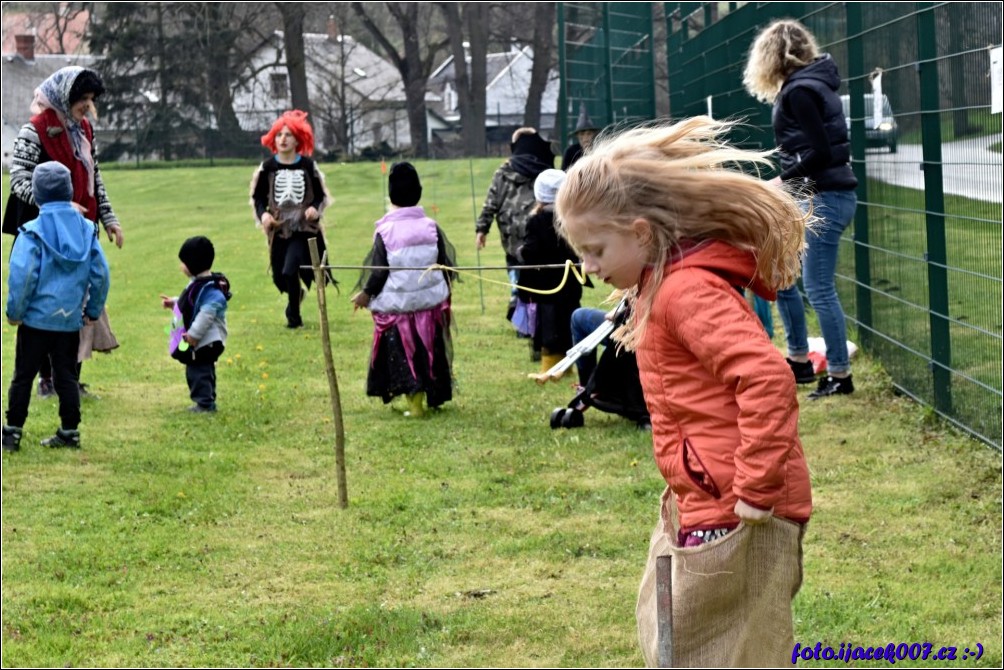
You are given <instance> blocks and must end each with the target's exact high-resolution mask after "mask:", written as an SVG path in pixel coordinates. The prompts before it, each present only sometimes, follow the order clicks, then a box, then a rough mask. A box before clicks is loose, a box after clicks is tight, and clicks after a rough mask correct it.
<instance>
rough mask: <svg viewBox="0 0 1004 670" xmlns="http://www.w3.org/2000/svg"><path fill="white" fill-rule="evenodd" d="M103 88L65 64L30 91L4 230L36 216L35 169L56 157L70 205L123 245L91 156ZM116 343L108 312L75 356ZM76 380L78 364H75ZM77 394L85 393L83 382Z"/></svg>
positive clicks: (47, 374) (93, 75)
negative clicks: (65, 172)
mask: <svg viewBox="0 0 1004 670" xmlns="http://www.w3.org/2000/svg"><path fill="white" fill-rule="evenodd" d="M104 91H105V87H104V84H103V83H102V81H101V77H100V76H99V75H98V73H97V72H95V71H94V70H90V69H87V68H83V67H79V66H68V67H64V68H62V69H60V70H58V71H56V72H55V73H53V74H52V75H50V76H49V78H48V79H46V80H45V81H43V82H42V83H41V84H40V85H39V87H38V88H36V89H35V98H34V100H33V101H32V103H31V112H32V114H33V116H32V117H31V120H30V121H28V123H26V124H24V126H22V127H21V130H20V132H18V136H17V140H16V141H15V143H14V156H13V158H12V160H11V167H10V190H11V197H9V198H8V199H7V207H6V210H5V211H4V219H3V232H5V233H7V234H9V235H17V231H18V228H20V226H21V225H22V224H24V223H27V222H28V221H31V220H32V219H35V218H37V217H38V206H37V205H36V203H35V199H34V196H33V195H32V191H31V178H32V174H33V173H34V171H35V167H36V166H38V165H40V164H42V163H45V162H46V161H58V162H60V163H62V164H63V165H65V166H66V167H67V168H69V170H70V174H71V177H72V180H73V204H74V206H75V207H76V208H77V209H79V210H80V212H81V214H83V215H84V216H85V217H86V218H87V219H89V220H91V221H93V222H95V226H97V224H98V223H100V224H101V225H102V226H104V229H105V232H106V233H107V235H108V239H109V240H111V241H114V242H115V245H116V246H117V247H119V248H121V247H122V242H123V235H122V226H121V224H120V223H119V220H118V218H116V216H115V213H114V212H113V211H112V206H111V203H110V202H109V201H108V193H107V192H106V191H105V185H104V182H103V181H102V180H101V173H100V172H99V170H98V162H97V159H96V158H95V154H96V151H95V148H94V129H93V128H92V127H91V123H90V121H89V120H88V119H87V115H88V114H90V115H92V116H96V109H95V107H94V101H95V100H96V99H97V98H98V97H99V96H100V95H101V94H102V93H104ZM117 346H118V342H117V341H116V339H115V335H114V334H113V333H112V331H111V327H110V325H109V322H108V315H107V313H106V312H102V314H101V318H100V319H99V320H98V321H94V322H90V323H88V324H87V325H85V326H84V329H83V330H82V331H81V332H80V350H79V351H78V354H77V360H78V361H83V360H86V359H88V358H90V357H91V352H92V351H111V350H112V349H114V348H115V347H117ZM47 367H48V366H45V368H43V370H42V371H41V372H40V373H39V389H38V390H39V395H42V396H48V395H53V394H54V393H55V391H54V389H53V387H52V373H51V370H50V369H47ZM78 382H79V365H78ZM81 392H82V393H83V394H84V395H87V391H86V386H85V385H83V384H81Z"/></svg>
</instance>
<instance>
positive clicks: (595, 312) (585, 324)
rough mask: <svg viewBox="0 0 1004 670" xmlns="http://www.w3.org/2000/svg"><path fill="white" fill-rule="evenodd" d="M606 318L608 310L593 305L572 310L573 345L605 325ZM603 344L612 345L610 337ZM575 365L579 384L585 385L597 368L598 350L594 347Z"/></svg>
mask: <svg viewBox="0 0 1004 670" xmlns="http://www.w3.org/2000/svg"><path fill="white" fill-rule="evenodd" d="M605 318H606V312H604V311H603V310H602V309H593V308H592V307H580V308H578V309H577V310H575V311H574V312H572V322H571V325H572V346H573V347H574V346H575V345H576V344H578V343H579V342H581V341H582V340H584V339H586V338H587V337H589V335H590V334H591V333H592V332H593V331H594V330H596V329H597V328H599V327H600V326H601V325H603V320H604V319H605ZM601 344H602V345H603V346H605V347H608V346H610V338H609V337H607V338H606V339H604V340H603V342H602V343H601ZM575 367H576V368H577V369H578V372H579V385H580V386H585V385H586V382H588V381H589V377H590V376H592V374H593V370H595V369H596V350H595V349H593V350H592V351H591V352H589V353H588V354H586V355H584V356H580V357H579V360H577V361H575Z"/></svg>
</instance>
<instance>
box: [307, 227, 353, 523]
mask: <svg viewBox="0 0 1004 670" xmlns="http://www.w3.org/2000/svg"><path fill="white" fill-rule="evenodd" d="M307 245H308V246H309V247H310V264H311V266H312V267H313V268H314V283H315V284H316V286H317V312H318V316H319V320H320V322H321V346H323V347H324V369H325V370H327V372H328V391H329V392H330V394H331V414H332V415H333V416H334V417H335V467H336V469H337V470H338V506H339V507H341V508H342V509H345V508H346V507H348V506H349V493H348V484H347V482H346V477H345V423H344V422H343V421H342V397H341V394H339V392H338V376H337V374H336V373H335V360H334V357H333V356H332V355H331V335H330V334H329V333H328V301H327V298H326V296H325V293H324V279H325V277H324V269H323V268H322V267H321V258H320V256H319V255H318V253H317V240H316V239H315V238H313V237H312V238H310V239H309V240H307Z"/></svg>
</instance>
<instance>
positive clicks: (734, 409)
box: [637, 241, 812, 532]
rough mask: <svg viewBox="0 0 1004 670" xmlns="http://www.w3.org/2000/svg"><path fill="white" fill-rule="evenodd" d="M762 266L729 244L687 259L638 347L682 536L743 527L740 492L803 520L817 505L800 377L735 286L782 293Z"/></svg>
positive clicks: (662, 290)
mask: <svg viewBox="0 0 1004 670" xmlns="http://www.w3.org/2000/svg"><path fill="white" fill-rule="evenodd" d="M754 273H755V260H754V258H753V254H752V253H750V252H746V251H741V250H739V249H737V248H736V247H733V246H731V245H729V244H726V243H724V242H718V241H712V242H705V243H703V244H700V245H698V246H696V247H694V248H692V249H691V250H689V251H688V252H685V253H684V254H683V255H682V257H677V258H676V259H674V260H673V262H672V263H671V264H669V265H668V266H667V274H666V276H665V277H664V279H663V282H662V285H661V286H660V287H659V289H658V293H657V295H656V298H655V303H654V305H653V307H652V313H651V316H650V317H649V320H648V325H647V327H646V330H645V334H644V336H643V339H642V342H641V343H640V344H639V346H638V352H637V354H638V369H639V372H640V373H641V383H642V387H643V388H644V391H645V401H646V403H647V404H648V408H649V412H650V414H651V417H652V438H653V442H654V450H655V460H656V463H657V465H658V466H659V470H660V471H661V472H662V475H663V477H665V479H666V482H667V483H668V484H669V486H670V488H672V490H673V492H674V493H675V494H676V502H677V506H678V508H679V513H680V531H681V532H691V531H694V530H701V529H708V528H714V527H721V526H723V525H729V524H732V525H734V524H737V523H738V522H739V518H738V517H737V516H736V515H735V512H734V511H733V509H734V507H735V504H736V501H737V500H738V499H740V498H741V499H742V500H743V501H745V502H746V503H748V504H750V505H753V506H754V507H757V508H760V509H771V508H773V509H774V514H775V515H776V516H779V517H783V518H786V519H790V520H792V521H796V522H798V523H805V522H806V521H808V519H809V515H810V514H811V512H812V492H811V490H810V486H809V472H808V467H807V465H806V462H805V455H804V453H803V452H802V443H801V442H800V441H799V439H798V399H797V397H796V395H795V378H794V376H793V375H792V373H791V370H790V368H789V367H788V364H787V363H786V362H785V360H784V358H783V356H782V355H781V353H780V352H779V351H778V350H777V349H776V348H775V347H774V345H773V344H772V343H771V341H770V340H769V339H768V338H767V334H766V332H765V331H764V329H763V326H761V324H760V321H759V319H757V317H756V315H755V314H754V312H753V310H752V309H751V308H750V306H749V304H748V303H747V302H746V299H745V298H744V296H743V295H742V294H741V293H740V292H739V290H737V289H736V288H735V287H737V286H739V287H742V286H749V287H750V288H752V289H753V290H754V291H755V292H756V293H757V294H758V295H760V296H762V297H764V298H767V299H769V300H773V299H774V297H775V296H774V294H773V292H772V291H770V290H768V289H766V288H765V287H763V286H762V285H761V284H760V283H759V282H758V281H757V280H754V279H751V278H752V277H754ZM643 281H644V280H643Z"/></svg>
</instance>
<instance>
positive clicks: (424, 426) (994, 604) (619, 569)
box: [2, 159, 1002, 667]
mask: <svg viewBox="0 0 1004 670" xmlns="http://www.w3.org/2000/svg"><path fill="white" fill-rule="evenodd" d="M497 165H498V159H494V160H480V161H474V162H472V163H469V162H467V161H452V162H445V161H441V162H420V163H418V164H417V166H418V169H419V172H420V174H421V175H422V177H423V181H424V184H425V193H424V198H423V202H424V204H425V205H426V207H427V209H428V210H429V212H430V214H431V215H432V216H433V217H434V218H437V219H438V220H439V221H440V223H441V225H442V226H443V228H444V230H445V231H446V232H447V234H448V235H449V237H450V239H451V241H452V242H453V243H454V244H455V246H456V248H457V251H458V256H459V258H458V260H459V261H460V263H461V264H465V265H466V264H469V265H474V264H475V263H477V262H478V261H480V262H481V263H483V264H485V265H501V264H502V263H503V256H502V253H501V249H500V245H499V243H498V236H497V232H496V231H494V230H493V231H492V233H491V235H490V236H489V244H488V247H487V249H486V250H485V251H484V252H482V254H481V256H480V258H478V257H477V256H476V254H475V252H474V245H473V241H474V233H473V218H474V216H475V212H474V209H476V208H477V209H480V205H481V199H482V197H483V195H484V193H485V191H486V190H487V187H488V182H489V179H490V176H491V174H492V172H493V170H494V168H495V167H496V166H497ZM324 169H325V172H326V174H327V178H328V183H329V185H330V186H331V189H332V191H333V192H334V195H335V198H336V202H335V205H334V206H333V207H332V208H331V209H330V210H329V213H328V217H327V221H328V226H329V231H328V236H329V243H330V245H331V257H330V262H331V263H332V264H354V263H359V262H361V261H362V259H363V257H364V255H365V253H366V251H367V249H368V248H369V244H370V241H371V236H372V223H373V221H374V220H375V219H376V218H378V217H379V216H380V215H381V214H382V212H383V207H384V204H383V202H384V196H383V193H384V189H383V187H382V177H381V174H380V169H379V166H378V165H374V164H355V165H325V166H324ZM251 171H252V167H251V166H244V167H234V166H229V167H218V168H212V169H208V168H207V169H196V168H185V169H176V170H166V169H165V170H109V171H108V172H107V173H106V181H107V183H108V187H109V191H110V193H111V198H112V201H113V204H114V205H115V208H116V210H117V212H118V214H119V216H120V218H121V219H122V221H123V225H124V228H125V231H126V241H125V246H124V248H123V249H121V250H119V249H115V248H114V247H113V246H111V245H109V244H107V243H106V244H105V250H106V253H107V255H108V258H109V261H110V264H111V266H112V278H113V286H112V292H111V296H110V300H109V312H110V316H111V320H112V324H113V326H114V328H115V331H116V334H117V335H118V337H119V340H120V342H121V345H122V346H121V348H120V349H118V350H117V351H115V352H113V353H112V354H110V355H107V356H104V355H99V356H97V358H96V359H95V360H92V361H89V362H88V363H86V364H85V365H84V379H83V381H85V382H87V383H89V384H90V385H91V386H92V387H93V389H94V390H95V391H96V392H97V393H98V394H99V395H100V396H101V397H100V399H99V400H85V401H84V404H83V411H84V420H83V424H82V426H81V432H82V438H83V449H82V450H80V451H79V452H67V451H50V450H46V449H44V448H42V447H39V446H38V440H39V439H41V438H43V437H46V436H47V435H48V434H50V433H51V432H52V431H53V429H54V428H55V427H56V425H57V422H58V418H57V415H56V403H55V401H53V400H46V401H40V400H38V399H33V402H32V407H31V411H32V413H31V416H30V417H29V419H28V423H27V426H26V431H25V440H24V442H23V444H22V450H21V452H20V453H18V454H14V455H4V457H3V463H2V466H3V473H2V478H3V506H2V550H3V552H2V553H3V559H2V561H3V563H2V567H3V575H2V591H3V593H2V606H3V607H2V610H3V613H2V620H3V632H2V634H3V638H2V640H3V648H2V664H3V666H4V667H25V666H129V667H148V666H336V667H344V666H424V667H431V666H454V667H455V666H495V667H526V666H580V667H627V666H637V665H640V664H641V663H642V659H641V655H640V653H639V651H638V649H637V643H636V641H635V625H634V614H633V613H634V600H635V595H636V589H637V585H638V580H639V579H640V576H641V571H642V568H643V564H644V560H645V555H646V551H647V544H648V538H649V534H650V532H651V529H652V527H653V525H654V523H655V521H656V514H657V504H658V499H659V495H660V493H661V492H662V488H663V483H662V481H661V478H660V476H659V474H658V472H657V471H656V468H655V465H654V464H653V461H652V457H651V442H650V436H649V435H648V434H647V433H643V432H640V431H638V430H637V429H635V427H634V425H633V424H631V423H629V422H627V421H625V420H622V419H620V418H618V417H614V416H611V415H607V414H602V413H599V412H597V411H595V410H591V411H590V412H587V414H586V427H585V428H582V429H579V430H575V431H561V432H554V431H551V430H550V429H549V428H548V425H547V417H548V415H549V413H550V411H551V410H552V409H553V408H554V407H556V406H562V405H564V404H566V403H567V402H568V400H569V399H570V398H571V396H572V393H573V392H572V390H571V388H570V386H569V385H568V384H565V383H561V384H556V385H551V386H548V387H543V388H542V387H538V386H536V385H534V384H533V383H532V382H529V381H528V380H527V379H526V374H527V373H529V372H533V371H536V368H537V365H536V364H533V363H531V362H530V360H529V352H528V349H527V346H526V344H525V341H524V340H518V339H516V338H515V337H514V336H513V333H512V330H511V328H510V327H509V326H508V324H507V323H506V322H505V321H504V320H503V314H504V311H505V304H506V300H507V295H508V290H507V288H506V287H505V286H502V285H497V284H480V283H479V282H478V280H477V277H476V276H467V277H465V278H464V281H463V282H462V283H460V284H458V285H457V286H456V287H455V293H454V305H455V313H456V321H457V332H456V337H455V352H456V355H455V374H456V378H457V379H456V391H455V400H454V401H453V402H452V403H449V404H448V405H447V406H446V408H445V409H444V410H443V411H441V412H437V413H434V414H432V415H430V416H429V417H428V418H426V419H424V420H414V419H409V418H406V417H404V416H403V415H402V413H401V412H400V411H399V408H396V407H395V406H391V407H388V406H384V405H383V404H382V403H381V402H380V401H379V400H378V399H374V398H367V397H366V396H365V392H364V380H365V372H366V366H367V359H368V353H369V347H370V344H371V337H372V323H371V320H370V318H369V315H368V314H367V313H365V312H358V313H353V311H352V309H351V305H350V303H349V301H348V297H349V295H350V294H351V292H352V291H351V289H352V286H353V284H354V283H355V281H356V277H357V273H356V272H355V271H351V270H339V271H336V273H335V274H336V276H337V277H338V279H339V280H340V282H341V294H340V295H336V294H334V293H329V294H328V311H329V322H330V327H331V331H332V338H333V342H332V344H333V352H334V360H335V365H336V369H337V372H338V380H339V384H340V390H341V396H342V402H343V407H344V415H345V430H346V443H347V446H346V451H347V468H348V496H349V507H348V508H347V509H339V508H338V505H337V501H338V492H337V486H336V479H335V458H334V452H333V444H334V436H333V435H334V433H333V422H332V419H331V415H330V403H329V400H328V396H327V379H326V376H325V372H324V367H323V361H324V358H323V354H322V350H321V345H320V338H319V333H318V317H317V315H316V312H312V311H311V308H312V307H313V306H314V305H315V304H316V303H315V302H313V301H314V293H313V292H312V293H311V294H310V295H309V296H308V302H307V303H305V308H306V309H305V312H304V315H305V320H306V322H307V328H304V329H302V330H298V331H289V330H287V329H286V328H285V327H284V323H285V320H284V318H283V314H282V309H283V305H284V303H283V300H282V298H281V297H280V296H279V295H278V294H277V293H276V291H275V289H274V288H273V287H272V285H271V282H270V280H269V277H268V275H267V267H266V255H265V246H264V241H263V238H262V236H261V234H260V233H259V232H258V231H257V230H256V229H255V228H254V227H253V225H252V223H251V217H250V209H249V207H248V205H247V201H248V181H249V178H250V176H251ZM472 184H473V186H472ZM472 192H473V193H474V194H475V195H474V196H473V198H472ZM3 193H4V195H5V196H6V194H7V193H8V187H7V183H6V179H5V180H4V184H3ZM194 234H206V235H208V236H209V237H211V238H212V239H213V240H214V242H215V244H216V249H217V263H216V268H215V269H217V270H220V271H223V272H226V273H227V275H228V276H229V277H230V279H231V282H232V285H233V289H234V298H233V300H232V302H231V304H230V310H229V313H228V319H229V326H230V340H229V342H228V345H227V352H226V353H225V355H224V357H223V359H221V361H220V364H219V405H220V412H219V414H217V415H215V416H191V415H189V414H187V413H186V412H185V411H184V408H185V407H186V406H187V405H188V404H189V401H188V398H187V388H186V386H185V381H184V372H183V369H182V367H181V366H180V365H178V364H177V363H176V362H174V361H173V360H171V359H170V358H169V357H168V356H167V353H166V340H167V336H166V334H165V332H164V328H165V326H166V325H167V324H168V322H169V315H168V313H167V312H166V311H164V310H162V309H161V308H160V306H159V300H158V297H157V296H158V295H159V294H160V293H172V294H176V293H177V292H178V291H180V289H181V288H183V286H184V283H185V280H184V277H183V276H182V275H181V274H180V272H179V271H178V261H177V249H178V247H179V245H180V243H181V242H182V241H183V240H184V239H185V238H186V237H188V236H190V235H194ZM9 249H10V240H9V239H7V238H5V239H4V240H3V247H2V252H3V254H4V257H5V258H6V256H7V254H8V253H9ZM6 269H7V268H6V264H4V274H3V279H4V282H3V284H4V296H5V297H6ZM483 276H484V278H485V279H493V280H503V281H504V274H503V273H501V272H491V271H488V272H485V273H484V275H483ZM482 291H483V300H484V305H485V307H484V309H483V310H482ZM604 297H605V295H604V292H603V291H602V290H593V291H586V297H585V299H584V303H586V304H591V305H598V304H599V303H600V302H601V301H602V300H603V298H604ZM14 332H15V331H14V329H13V328H11V327H10V326H7V325H4V326H2V336H3V352H2V362H3V371H4V374H3V381H4V383H5V384H6V383H8V382H9V380H10V376H11V371H12V369H13V365H12V364H13V343H14ZM778 343H779V345H780V336H779V337H778ZM854 365H855V368H854V376H855V385H856V386H857V388H858V390H857V392H856V393H855V394H854V395H853V396H850V397H847V398H837V399H828V400H824V401H820V402H818V403H810V402H809V401H808V400H806V399H805V395H806V394H807V393H808V389H807V388H803V389H800V391H799V394H800V398H801V399H802V400H803V402H802V413H801V419H800V426H801V433H802V439H803V442H804V445H805V450H806V454H807V458H808V461H809V465H810V468H811V472H812V481H813V487H814V500H815V512H814V516H813V520H812V522H811V524H810V526H809V530H808V533H807V535H806V540H805V582H804V585H803V587H802V590H801V592H800V594H799V595H798V597H797V599H796V602H795V615H796V641H798V642H800V643H802V644H803V645H806V646H812V645H814V644H815V643H816V642H817V641H821V642H823V643H824V644H830V645H833V646H835V647H836V646H839V644H840V643H841V642H848V643H852V644H855V645H862V646H878V645H883V646H884V645H886V644H888V643H896V644H898V643H901V642H906V643H913V642H918V643H924V642H930V643H932V644H933V645H934V647H935V649H936V650H937V649H939V648H940V647H942V646H953V647H958V649H959V651H958V654H959V656H960V657H961V655H962V650H963V649H964V648H972V649H975V645H976V644H977V643H979V644H981V645H982V646H983V648H984V650H985V651H984V653H983V655H982V657H981V658H980V659H978V660H974V659H972V658H969V659H968V660H966V662H965V664H966V665H973V666H979V667H994V666H1000V665H1001V663H1002V652H1001V648H1002V643H1001V598H1002V594H1001V576H1002V575H1001V523H1002V519H1001V462H1000V455H999V454H996V453H994V452H992V451H990V450H989V449H987V448H986V447H985V446H984V445H982V444H980V443H977V442H975V441H972V440H970V439H968V438H966V437H964V436H961V435H959V434H958V433H956V432H954V431H952V430H951V429H949V428H946V427H945V425H944V424H943V423H941V422H940V421H938V420H937V419H935V418H934V417H933V416H932V414H931V413H930V412H929V411H926V410H924V409H923V408H921V407H920V406H918V405H915V404H913V403H911V402H908V401H905V400H903V399H901V398H898V397H896V396H895V395H894V394H893V393H892V392H891V390H890V389H891V384H890V381H889V379H888V377H887V376H886V374H885V373H884V372H883V370H882V369H881V368H880V367H879V366H877V365H876V364H875V363H874V362H873V361H871V360H870V359H869V358H868V357H867V353H866V352H865V353H863V354H860V355H859V357H858V358H857V359H856V360H855V363H854ZM803 664H804V665H821V666H825V665H835V664H837V663H835V662H831V663H829V664H827V663H822V662H820V663H816V662H810V663H803ZM840 665H843V664H840ZM854 665H855V666H858V667H860V666H872V667H882V666H885V665H887V664H886V663H885V662H884V661H883V662H876V661H873V662H855V663H854ZM900 665H902V666H907V667H909V666H911V665H928V664H925V663H920V662H916V663H914V662H910V661H906V662H901V663H897V666H900Z"/></svg>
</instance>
